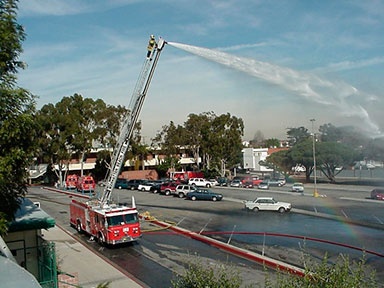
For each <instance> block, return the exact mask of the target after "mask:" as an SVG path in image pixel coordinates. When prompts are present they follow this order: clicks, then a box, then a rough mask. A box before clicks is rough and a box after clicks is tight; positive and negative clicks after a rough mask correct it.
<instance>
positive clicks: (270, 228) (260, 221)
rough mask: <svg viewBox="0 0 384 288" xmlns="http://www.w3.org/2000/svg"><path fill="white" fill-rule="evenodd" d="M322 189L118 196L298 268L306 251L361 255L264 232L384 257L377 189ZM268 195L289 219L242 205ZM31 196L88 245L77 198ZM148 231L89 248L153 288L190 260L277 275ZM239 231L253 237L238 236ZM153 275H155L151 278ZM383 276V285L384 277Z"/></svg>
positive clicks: (252, 276) (34, 192)
mask: <svg viewBox="0 0 384 288" xmlns="http://www.w3.org/2000/svg"><path fill="white" fill-rule="evenodd" d="M317 188H318V191H319V194H320V197H313V187H311V186H307V187H306V191H305V193H304V195H301V194H298V193H292V192H290V191H289V186H285V187H277V188H275V189H270V190H269V191H260V190H257V189H238V188H237V189H230V188H215V190H219V191H220V192H222V193H223V194H224V200H223V201H220V202H210V201H208V202H202V201H196V202H193V201H188V200H184V199H179V198H175V197H171V196H168V197H167V196H163V195H158V194H152V193H148V192H139V191H128V190H115V191H114V194H113V195H114V198H116V199H117V200H118V201H119V202H130V199H131V196H134V197H135V199H136V204H137V206H138V209H139V211H140V212H141V213H143V212H148V213H150V214H151V215H152V216H154V217H156V218H157V219H159V220H161V221H167V222H170V223H173V224H174V225H178V226H180V227H183V228H186V229H189V230H192V231H199V232H202V233H204V232H206V233H212V234H215V235H211V236H212V237H214V238H217V239H220V240H222V241H225V242H230V243H231V244H234V245H239V246H243V247H246V248H247V249H249V250H253V251H256V252H260V253H265V255H268V256H270V257H272V258H275V259H279V260H283V261H286V262H288V263H292V264H297V263H298V262H299V259H300V257H301V253H302V248H303V246H305V249H307V250H309V251H311V253H312V255H315V257H317V258H319V259H321V258H322V257H323V255H324V253H325V252H328V253H331V255H333V256H332V257H336V255H338V253H346V254H349V255H352V257H354V258H355V257H356V258H359V257H360V256H361V252H360V251H354V250H351V249H345V248H344V247H340V246H335V245H328V244H327V245H325V244H324V243H318V242H311V241H304V240H300V239H299V240H298V239H296V238H290V237H272V236H266V235H264V234H263V233H284V234H289V235H296V236H305V237H307V238H311V237H312V238H316V239H323V240H324V239H325V240H329V241H333V242H340V243H348V244H351V245H353V246H356V247H360V248H364V249H368V250H372V251H376V252H378V253H381V254H384V251H383V249H384V248H383V246H382V239H383V236H384V230H383V228H384V224H383V222H384V209H383V207H384V206H383V205H384V201H383V202H381V201H374V200H370V199H367V198H368V196H369V192H370V190H371V188H372V187H366V186H335V185H324V184H322V185H318V187H317ZM265 195H268V196H273V197H275V198H276V199H278V200H280V201H287V202H291V203H292V206H293V208H294V209H293V211H292V212H291V213H285V214H278V213H271V212H267V213H264V212H259V213H256V214H255V213H249V212H246V211H245V210H244V209H243V204H242V201H243V200H249V199H254V198H255V197H257V196H265ZM29 196H30V197H34V198H35V199H33V200H38V201H41V203H42V208H43V209H44V210H45V211H46V212H47V213H48V214H50V215H51V216H52V217H54V218H55V219H56V221H57V223H58V224H59V225H61V226H64V227H65V228H68V230H69V231H72V232H73V234H74V236H76V237H78V239H79V240H80V241H85V242H86V241H87V238H86V237H85V236H80V235H77V233H76V231H75V230H74V229H72V230H71V228H70V227H69V223H68V218H69V214H68V213H69V211H68V204H69V201H70V198H69V197H68V196H67V195H64V194H60V193H52V192H48V191H47V190H41V189H39V188H31V189H30V195H29ZM44 198H45V200H44ZM323 214H324V216H327V215H331V216H333V217H337V220H338V221H335V220H332V219H328V218H324V217H322V216H323ZM316 216H318V217H316ZM348 223H349V224H348ZM350 223H358V224H359V225H352V224H350ZM143 229H144V230H146V231H147V232H145V233H144V236H143V239H142V240H141V241H140V244H138V245H129V246H128V247H119V248H117V249H100V247H98V246H97V244H95V243H89V245H91V246H93V247H94V249H95V251H98V253H103V254H104V255H105V256H106V257H108V258H110V259H111V260H113V261H114V262H115V263H117V264H118V265H120V266H121V267H123V268H124V269H126V270H127V271H129V273H131V274H132V275H135V277H137V278H138V279H139V280H140V281H142V282H144V283H146V284H147V285H148V287H170V284H169V283H170V281H171V279H174V277H175V273H183V271H184V269H185V267H186V264H187V263H188V261H190V260H191V259H196V260H197V261H201V262H204V263H217V261H219V262H221V263H228V264H229V265H233V266H235V267H236V269H240V271H239V273H240V274H241V275H242V278H243V280H244V284H250V283H255V282H263V279H264V277H265V275H266V274H271V273H272V272H266V271H265V270H264V268H263V267H261V266H260V265H258V264H255V263H251V262H249V261H246V260H243V259H240V258H238V257H235V256H231V255H228V254H226V253H224V252H222V251H219V250H217V249H215V248H212V247H209V246H208V245H206V244H203V243H199V242H197V241H193V240H191V239H188V238H185V237H184V236H180V235H175V234H174V233H169V231H166V230H158V227H152V226H151V225H150V224H148V223H143ZM228 232H232V234H228ZM239 232H248V233H249V234H247V235H244V234H238V233H239ZM256 233H258V234H256ZM368 260H369V261H370V264H372V266H373V267H374V268H377V267H379V268H380V267H382V264H384V261H383V258H381V257H377V256H374V255H372V256H369V259H368ZM207 265H209V264H207ZM147 271H151V273H150V275H148V272H147ZM272 274H273V273H272ZM378 276H379V277H380V279H384V277H383V275H382V274H381V273H379V274H378ZM159 284H161V285H159ZM260 287H263V286H260Z"/></svg>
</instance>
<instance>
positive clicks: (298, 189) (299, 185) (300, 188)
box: [292, 182, 304, 193]
mask: <svg viewBox="0 0 384 288" xmlns="http://www.w3.org/2000/svg"><path fill="white" fill-rule="evenodd" d="M292 192H300V193H303V192H304V185H303V183H300V182H296V183H293V185H292Z"/></svg>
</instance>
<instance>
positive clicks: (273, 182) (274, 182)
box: [268, 179, 285, 187]
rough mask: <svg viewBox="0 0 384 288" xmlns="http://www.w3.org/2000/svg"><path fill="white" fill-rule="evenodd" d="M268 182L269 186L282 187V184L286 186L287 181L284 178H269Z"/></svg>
mask: <svg viewBox="0 0 384 288" xmlns="http://www.w3.org/2000/svg"><path fill="white" fill-rule="evenodd" d="M268 184H269V186H278V187H281V186H284V184H285V182H284V180H282V179H269V180H268Z"/></svg>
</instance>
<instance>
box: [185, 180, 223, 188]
mask: <svg viewBox="0 0 384 288" xmlns="http://www.w3.org/2000/svg"><path fill="white" fill-rule="evenodd" d="M188 184H189V185H193V186H197V187H207V188H210V187H213V186H215V185H216V183H215V182H212V181H209V180H207V179H204V178H191V179H189V180H188Z"/></svg>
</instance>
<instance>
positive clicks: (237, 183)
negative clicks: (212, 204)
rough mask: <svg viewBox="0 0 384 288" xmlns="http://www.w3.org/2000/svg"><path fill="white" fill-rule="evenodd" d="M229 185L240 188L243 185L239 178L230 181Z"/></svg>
mask: <svg viewBox="0 0 384 288" xmlns="http://www.w3.org/2000/svg"><path fill="white" fill-rule="evenodd" d="M229 186H231V187H238V188H241V187H243V184H242V183H241V180H240V179H234V180H232V181H231V184H229Z"/></svg>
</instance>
